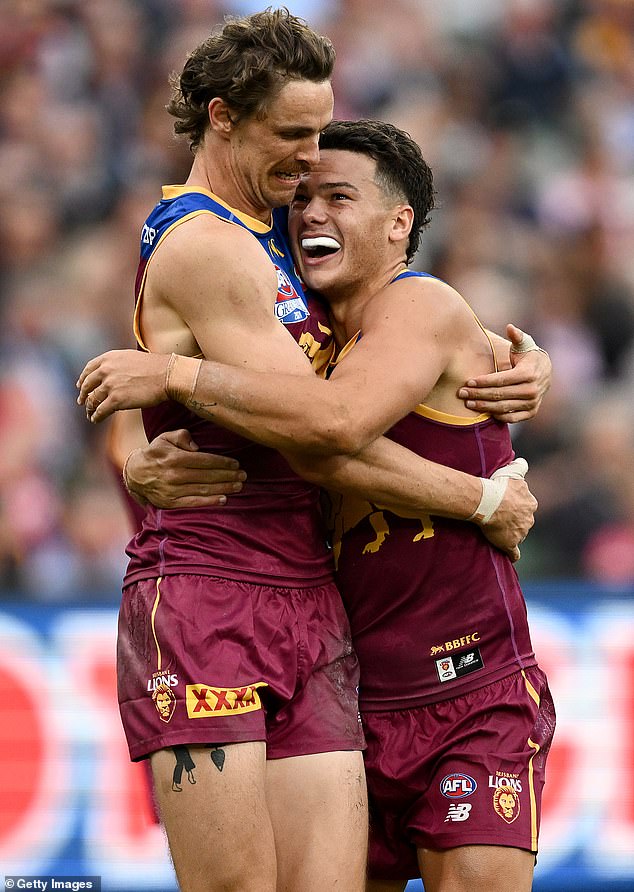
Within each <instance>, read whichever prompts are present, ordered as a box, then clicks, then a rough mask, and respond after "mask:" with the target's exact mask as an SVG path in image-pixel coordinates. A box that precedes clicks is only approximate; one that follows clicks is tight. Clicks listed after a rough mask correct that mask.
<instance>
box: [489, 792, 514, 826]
mask: <svg viewBox="0 0 634 892" xmlns="http://www.w3.org/2000/svg"><path fill="white" fill-rule="evenodd" d="M493 808H494V809H495V811H496V812H497V814H498V815H499V816H500V817H501V818H502V820H503V821H506V823H507V824H512V823H513V821H515V820H517V818H518V817H519V813H520V797H519V796H518V794H517V793H516V791H515V790H514V789H513V788H512V787H507V786H502V787H498V788H497V789H496V790H495V792H494V793H493Z"/></svg>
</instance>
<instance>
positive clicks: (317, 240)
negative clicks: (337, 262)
mask: <svg viewBox="0 0 634 892" xmlns="http://www.w3.org/2000/svg"><path fill="white" fill-rule="evenodd" d="M302 250H303V252H304V254H305V255H306V257H308V258H309V259H310V260H321V259H322V258H323V257H330V256H331V255H333V254H336V253H337V251H341V245H340V244H339V242H338V241H337V240H336V239H334V238H331V237H330V236H328V235H319V236H315V237H314V238H303V239H302Z"/></svg>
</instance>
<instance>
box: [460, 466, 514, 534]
mask: <svg viewBox="0 0 634 892" xmlns="http://www.w3.org/2000/svg"><path fill="white" fill-rule="evenodd" d="M527 471H528V462H527V461H526V459H524V458H516V459H514V460H513V461H512V462H510V463H509V464H508V465H504V467H503V468H498V470H497V471H494V472H493V474H492V475H491V477H490V478H488V477H480V482H481V483H482V496H481V498H480V502H479V504H478V507H477V508H476V510H475V511H474V512H473V514H472V515H471V517H468V518H467V520H472V521H474V522H475V523H477V524H480V526H484V525H485V524H487V523H489V522H490V520H491V518H492V517H493V515H494V514H495V512H496V511H497V510H498V508H499V507H500V505H501V504H502V499H503V498H504V493H505V492H506V488H507V486H508V483H509V480H510V479H511V478H513V479H514V480H520V479H522V480H523V479H524V477H525V476H526V472H527Z"/></svg>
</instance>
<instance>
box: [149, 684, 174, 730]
mask: <svg viewBox="0 0 634 892" xmlns="http://www.w3.org/2000/svg"><path fill="white" fill-rule="evenodd" d="M152 700H153V701H154V705H155V706H156V711H157V712H158V714H159V718H160V720H161V721H162V722H169V720H170V719H171V718H172V716H173V715H174V710H175V709H176V697H175V695H174V692H173V691H172V689H171V688H170V687H169V685H166V684H159V685H157V686H156V687H155V688H154V690H153V691H152Z"/></svg>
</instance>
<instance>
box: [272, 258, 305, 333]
mask: <svg viewBox="0 0 634 892" xmlns="http://www.w3.org/2000/svg"><path fill="white" fill-rule="evenodd" d="M275 270H276V272H277V303H276V304H275V315H276V316H277V318H278V319H279V320H280V322H282V323H283V324H284V325H290V324H292V323H293V322H303V321H304V320H305V319H308V316H309V313H308V307H307V306H306V303H305V301H304V298H303V297H302V296H301V295H299V294H298V293H297V291H296V290H295V288H294V287H293V283H292V282H291V280H290V279H289V277H288V275H287V274H286V273H285V272H284V270H283V269H280V267H279V266H277V264H276V265H275Z"/></svg>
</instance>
